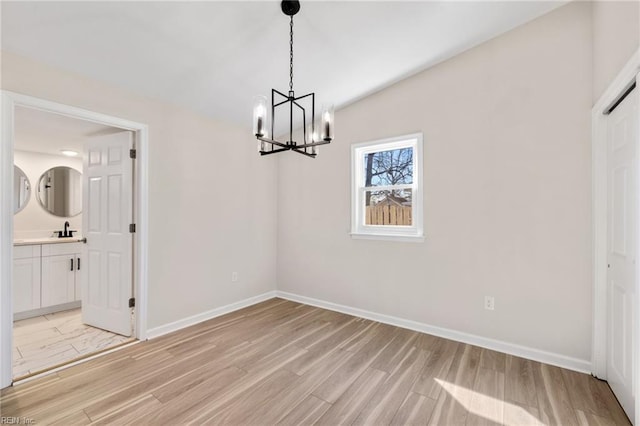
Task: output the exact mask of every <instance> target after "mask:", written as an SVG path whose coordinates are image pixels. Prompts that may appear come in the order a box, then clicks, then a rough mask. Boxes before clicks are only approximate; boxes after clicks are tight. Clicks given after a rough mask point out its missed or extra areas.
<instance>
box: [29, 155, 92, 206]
mask: <svg viewBox="0 0 640 426" xmlns="http://www.w3.org/2000/svg"><path fill="white" fill-rule="evenodd" d="M56 169H69V170H72V171H74V172H76V173H77V174H78V176H79V179H80V195H81V196H82V195H83V194H82V172H81V171H79V170H77V169H74V168H73V167H69V166H54V167H50V168H48V169H47V170H45V171H44V172H42V174H41V175H40V177H39V178H38V185H37V188H36V189H37V190H36V200H38V204H40V207H42V209H43V210H44V211H45V212H47V213H49V214H50V215H52V216H56V217H75V216H78V215H79V214H80V213H82V203H80V210H79V211H78V212H77V213H75V214H72V215H69V216H65V215H59V214H56V213H54V212H52V211H51V210H49V209H48V208H47V207H46V206H45V205H44V203H43V202H42V200H41V198H40V187H41V183H42V179H43V178H44V177H45V176H46V174H47V173H49V172H50V171H52V170H56Z"/></svg>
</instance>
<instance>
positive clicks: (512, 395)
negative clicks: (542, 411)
mask: <svg viewBox="0 0 640 426" xmlns="http://www.w3.org/2000/svg"><path fill="white" fill-rule="evenodd" d="M536 392H537V391H536V382H535V379H534V377H533V361H530V360H528V359H524V358H520V357H517V356H513V355H507V356H506V369H505V386H504V393H505V400H507V401H513V402H517V403H518V404H521V405H526V406H529V407H537V406H538V396H537V395H536Z"/></svg>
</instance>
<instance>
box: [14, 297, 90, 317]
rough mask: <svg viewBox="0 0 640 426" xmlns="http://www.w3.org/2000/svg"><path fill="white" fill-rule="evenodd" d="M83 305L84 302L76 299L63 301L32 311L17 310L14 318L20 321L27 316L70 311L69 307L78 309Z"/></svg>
mask: <svg viewBox="0 0 640 426" xmlns="http://www.w3.org/2000/svg"><path fill="white" fill-rule="evenodd" d="M81 306H82V303H81V302H80V301H79V300H76V301H75V302H69V303H63V304H61V305H55V306H47V307H45V308H38V309H32V310H30V311H22V312H16V313H14V314H13V320H14V321H20V320H23V319H27V318H33V317H39V316H42V315H47V314H53V313H55V312H61V311H68V310H69V309H77V308H79V307H81Z"/></svg>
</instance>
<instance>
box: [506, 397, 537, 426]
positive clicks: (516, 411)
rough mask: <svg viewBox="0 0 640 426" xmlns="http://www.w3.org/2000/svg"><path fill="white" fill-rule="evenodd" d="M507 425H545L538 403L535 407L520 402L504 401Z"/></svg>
mask: <svg viewBox="0 0 640 426" xmlns="http://www.w3.org/2000/svg"><path fill="white" fill-rule="evenodd" d="M504 424H505V426H523V425H526V426H543V423H542V422H541V421H540V414H539V411H538V407H537V404H536V406H535V407H530V406H528V405H524V404H519V403H517V402H513V401H505V403H504Z"/></svg>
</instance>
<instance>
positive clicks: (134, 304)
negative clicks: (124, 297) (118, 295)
mask: <svg viewBox="0 0 640 426" xmlns="http://www.w3.org/2000/svg"><path fill="white" fill-rule="evenodd" d="M129 307H130V308H135V307H136V298H135V297H132V298H130V299H129Z"/></svg>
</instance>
